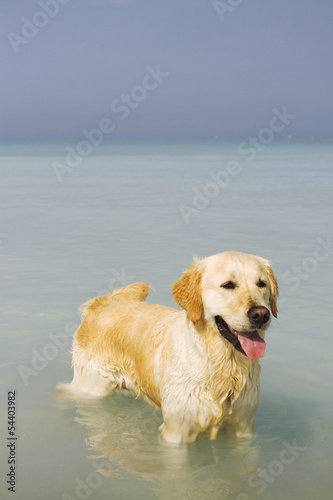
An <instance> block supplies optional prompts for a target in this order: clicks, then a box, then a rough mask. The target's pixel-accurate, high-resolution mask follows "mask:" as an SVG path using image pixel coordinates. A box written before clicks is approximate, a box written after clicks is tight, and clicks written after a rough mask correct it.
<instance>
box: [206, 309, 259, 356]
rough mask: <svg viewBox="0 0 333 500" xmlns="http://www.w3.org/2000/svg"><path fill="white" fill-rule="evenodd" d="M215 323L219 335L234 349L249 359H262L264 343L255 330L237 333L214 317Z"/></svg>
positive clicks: (219, 318) (217, 317)
mask: <svg viewBox="0 0 333 500" xmlns="http://www.w3.org/2000/svg"><path fill="white" fill-rule="evenodd" d="M215 323H216V325H217V328H218V329H219V332H220V334H221V335H222V337H224V338H225V339H226V340H228V341H229V342H230V343H231V344H232V345H233V346H234V348H235V349H236V350H237V351H239V352H241V353H242V354H244V355H245V356H247V357H248V358H250V359H258V358H262V357H263V355H264V353H265V348H266V343H265V341H264V340H263V339H262V338H261V337H260V335H259V333H258V332H257V330H253V331H249V332H238V331H237V330H234V329H233V328H231V327H230V326H228V324H227V323H226V322H225V321H224V319H223V318H222V317H221V316H215Z"/></svg>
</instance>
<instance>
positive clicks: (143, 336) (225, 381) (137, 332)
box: [67, 252, 278, 443]
mask: <svg viewBox="0 0 333 500" xmlns="http://www.w3.org/2000/svg"><path fill="white" fill-rule="evenodd" d="M149 290H150V287H149V285H147V284H146V283H134V284H132V285H128V286H125V287H122V288H118V289H116V290H115V291H114V292H112V293H108V294H106V295H103V296H102V297H97V298H95V299H92V300H90V301H89V302H87V303H86V304H85V305H84V307H83V309H82V314H83V321H82V323H81V325H80V327H79V328H78V330H77V332H76V334H75V337H74V341H73V367H74V377H73V381H72V382H71V384H69V386H68V388H67V389H68V390H70V391H74V392H85V393H90V394H93V395H98V396H105V395H107V394H110V393H112V392H113V391H114V390H115V389H117V388H120V389H121V388H122V389H127V390H129V391H132V392H133V393H134V394H136V395H142V396H143V397H144V398H145V399H146V400H148V401H149V402H151V403H153V404H154V405H156V406H157V407H158V408H160V409H161V411H162V415H163V424H162V426H161V434H162V437H163V438H164V439H165V440H166V441H168V442H172V443H185V442H193V441H195V440H196V439H197V437H198V436H199V435H204V436H206V437H208V438H210V439H216V437H217V434H218V431H219V429H221V428H225V429H230V430H232V431H233V432H234V433H235V434H236V435H237V436H241V437H246V436H251V435H253V421H254V417H255V412H256V408H257V405H258V400H259V372H260V366H259V361H258V359H259V358H261V357H262V356H263V355H264V351H265V341H264V336H265V330H266V329H267V327H268V326H269V324H270V318H271V313H272V314H273V315H274V316H275V317H276V316H277V305H276V301H277V295H278V285H277V281H276V278H275V276H274V274H273V271H272V268H271V265H270V262H269V261H268V260H266V259H264V258H262V257H258V256H254V255H248V254H244V253H240V252H223V253H219V254H216V255H212V256H211V257H207V258H203V259H197V258H196V259H194V262H193V263H192V264H191V266H190V267H189V268H188V269H187V271H185V273H184V274H183V276H182V277H181V278H180V279H179V280H178V281H177V282H176V283H174V284H173V287H172V293H173V296H174V299H175V301H176V302H177V303H178V305H179V306H180V307H181V308H182V310H177V309H173V308H169V307H164V306H161V305H158V304H148V303H146V302H145V298H146V297H147V295H148V293H149Z"/></svg>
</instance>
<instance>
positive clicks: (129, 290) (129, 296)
mask: <svg viewBox="0 0 333 500" xmlns="http://www.w3.org/2000/svg"><path fill="white" fill-rule="evenodd" d="M149 291H150V286H149V285H147V283H132V284H131V285H127V286H123V287H121V288H116V290H114V291H113V292H111V293H107V294H106V295H102V296H101V297H96V298H94V299H91V300H89V301H88V302H86V303H85V304H83V306H82V307H81V309H80V311H81V314H82V317H83V318H84V317H85V316H86V315H87V314H88V313H89V312H90V311H94V310H95V309H97V308H98V307H100V306H106V305H107V304H108V303H109V302H111V301H120V300H138V301H143V300H145V299H146V297H147V295H148V293H149Z"/></svg>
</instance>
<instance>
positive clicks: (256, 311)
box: [247, 306, 270, 328]
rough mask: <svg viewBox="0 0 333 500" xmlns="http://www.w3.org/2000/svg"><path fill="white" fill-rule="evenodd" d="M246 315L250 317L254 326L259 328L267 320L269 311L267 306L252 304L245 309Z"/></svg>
mask: <svg viewBox="0 0 333 500" xmlns="http://www.w3.org/2000/svg"><path fill="white" fill-rule="evenodd" d="M247 315H248V317H249V318H250V321H251V324H252V325H253V326H255V327H256V328H260V327H261V326H262V325H264V324H265V323H267V321H268V320H269V317H270V312H269V310H268V309H267V307H264V306H253V307H251V308H250V309H249V310H248V311H247Z"/></svg>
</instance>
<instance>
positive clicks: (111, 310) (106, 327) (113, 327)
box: [60, 283, 181, 406]
mask: <svg viewBox="0 0 333 500" xmlns="http://www.w3.org/2000/svg"><path fill="white" fill-rule="evenodd" d="M149 290H150V287H149V285H147V284H146V283H133V284H131V285H128V286H125V287H122V288H117V289H116V290H114V291H113V292H112V293H108V294H106V295H103V296H101V297H96V298H94V299H92V300H90V301H88V302H87V303H86V304H84V305H83V307H82V309H81V312H82V317H83V321H82V323H81V325H80V327H79V328H78V330H77V332H76V334H75V337H74V341H73V367H74V378H73V381H72V383H71V384H69V385H68V386H62V387H60V388H62V389H63V390H69V391H74V392H76V391H79V392H86V393H90V394H91V393H92V394H95V395H106V394H108V393H111V392H112V391H113V390H114V389H115V388H117V387H120V388H126V389H129V390H132V391H133V392H135V393H137V394H139V393H141V392H143V393H145V394H150V395H151V396H152V397H151V401H152V402H153V403H154V404H156V405H157V406H160V394H159V391H158V389H157V386H156V381H155V377H154V371H155V369H154V360H155V354H156V351H157V349H158V347H159V346H160V345H161V343H162V342H163V340H164V338H165V335H166V330H167V327H168V326H170V319H171V318H170V315H171V316H173V315H177V316H178V315H179V314H181V312H180V311H177V310H175V309H172V308H168V307H165V306H161V305H158V304H147V303H146V302H145V299H146V297H147V295H148V293H149ZM157 332H158V333H157ZM147 347H148V348H147ZM140 367H145V369H144V373H141V370H140Z"/></svg>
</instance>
